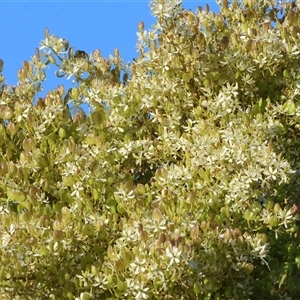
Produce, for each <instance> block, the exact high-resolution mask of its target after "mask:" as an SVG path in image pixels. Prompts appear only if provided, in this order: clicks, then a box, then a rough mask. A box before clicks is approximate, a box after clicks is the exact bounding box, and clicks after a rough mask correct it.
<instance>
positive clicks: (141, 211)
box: [0, 0, 300, 300]
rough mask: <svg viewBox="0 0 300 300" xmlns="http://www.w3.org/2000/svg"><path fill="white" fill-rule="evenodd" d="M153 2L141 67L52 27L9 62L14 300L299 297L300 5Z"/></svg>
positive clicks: (5, 211) (10, 284)
mask: <svg viewBox="0 0 300 300" xmlns="http://www.w3.org/2000/svg"><path fill="white" fill-rule="evenodd" d="M151 9H152V13H153V15H154V16H155V17H156V18H157V23H156V24H155V25H154V27H153V29H150V30H145V29H144V25H143V23H142V22H140V23H139V26H138V28H139V32H138V49H139V53H140V56H139V58H137V59H136V60H135V61H134V62H133V63H132V64H128V65H126V64H125V63H124V62H123V61H122V59H121V58H120V55H119V51H118V50H115V52H114V55H113V56H111V57H109V58H104V57H103V56H101V53H100V51H99V50H95V51H94V53H92V54H91V55H88V54H86V53H85V52H84V51H79V50H78V51H74V48H73V47H69V45H68V41H67V40H65V39H61V38H58V37H56V36H55V35H50V33H49V32H48V30H46V31H45V39H44V40H43V41H42V46H41V47H40V49H39V50H37V51H36V53H35V55H34V56H33V57H32V61H29V62H26V61H25V62H24V63H23V68H22V69H21V70H20V71H19V72H18V78H19V82H18V85H17V86H15V87H10V86H7V85H5V80H4V77H3V76H2V75H1V76H2V77H1V78H0V80H1V82H2V83H1V92H0V93H1V96H0V101H1V103H0V105H1V107H0V118H1V125H0V135H1V136H0V154H1V155H0V175H1V179H0V197H1V198H0V201H1V205H0V213H1V219H0V220H1V225H0V243H1V244H0V245H1V247H0V260H1V262H0V294H1V295H2V297H3V299H82V300H83V299H84V300H85V299H215V300H216V299H259V300H261V299H298V297H300V285H299V282H300V275H299V274H300V272H299V268H300V247H299V241H300V237H299V234H298V233H299V230H298V225H299V224H298V222H299V221H298V219H299V217H298V207H299V192H300V180H299V165H300V160H299V149H300V142H299V136H300V106H299V100H300V97H299V93H300V73H299V68H300V59H299V57H300V43H299V33H300V27H299V26H300V18H299V13H298V9H299V8H297V6H296V4H295V3H293V2H282V3H280V2H276V1H275V0H256V1H253V0H247V1H244V2H242V3H238V1H237V0H234V1H233V2H232V3H231V4H228V2H227V0H223V1H222V3H220V12H221V13H220V14H215V13H213V12H210V11H209V7H208V6H207V7H206V9H202V8H201V7H199V9H198V10H197V12H195V13H193V12H191V11H186V10H184V9H183V8H182V6H181V3H180V2H179V1H176V0H169V1H167V0H165V1H161V0H153V1H152V2H151ZM1 65H3V62H2V64H1ZM49 65H52V66H54V65H55V66H56V67H57V76H59V77H63V76H66V77H72V78H73V79H74V82H75V85H74V87H73V88H71V89H70V90H69V91H65V90H64V87H63V86H59V87H58V88H57V89H56V90H53V91H49V92H48V94H47V95H46V96H45V97H44V98H41V97H39V92H40V90H41V86H42V83H43V81H44V80H45V78H46V73H45V70H46V68H47V66H49ZM4 68H5V65H4ZM1 69H2V66H1ZM82 104H85V105H86V107H88V110H89V112H88V113H85V112H84V111H83V110H82V109H80V106H81V105H82Z"/></svg>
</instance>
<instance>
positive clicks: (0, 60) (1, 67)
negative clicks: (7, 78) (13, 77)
mask: <svg viewBox="0 0 300 300" xmlns="http://www.w3.org/2000/svg"><path fill="white" fill-rule="evenodd" d="M3 65H4V62H3V60H2V59H0V73H1V72H2V70H3Z"/></svg>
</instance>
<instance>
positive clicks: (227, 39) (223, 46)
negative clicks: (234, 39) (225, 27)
mask: <svg viewBox="0 0 300 300" xmlns="http://www.w3.org/2000/svg"><path fill="white" fill-rule="evenodd" d="M221 44H222V48H223V49H226V48H227V46H228V44H229V38H228V36H223V37H222V41H221Z"/></svg>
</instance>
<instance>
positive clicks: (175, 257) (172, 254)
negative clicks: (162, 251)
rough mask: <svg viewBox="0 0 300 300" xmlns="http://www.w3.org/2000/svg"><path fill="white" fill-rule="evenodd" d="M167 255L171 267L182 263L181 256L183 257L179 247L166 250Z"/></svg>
mask: <svg viewBox="0 0 300 300" xmlns="http://www.w3.org/2000/svg"><path fill="white" fill-rule="evenodd" d="M166 255H167V257H168V258H170V264H169V266H171V265H173V264H174V263H175V264H178V263H180V256H181V250H179V249H178V248H177V247H173V248H172V249H171V248H169V247H168V248H167V249H166Z"/></svg>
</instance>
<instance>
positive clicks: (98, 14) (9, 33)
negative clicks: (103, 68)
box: [0, 0, 218, 95]
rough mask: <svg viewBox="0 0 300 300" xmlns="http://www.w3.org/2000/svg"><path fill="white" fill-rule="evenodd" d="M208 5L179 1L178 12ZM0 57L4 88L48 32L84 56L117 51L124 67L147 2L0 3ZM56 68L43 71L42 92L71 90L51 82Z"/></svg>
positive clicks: (144, 17) (147, 12)
mask: <svg viewBox="0 0 300 300" xmlns="http://www.w3.org/2000/svg"><path fill="white" fill-rule="evenodd" d="M206 3H209V5H210V8H211V10H212V11H215V12H217V11H218V6H217V4H216V3H215V2H214V1H189V0H184V1H183V7H184V8H186V9H191V10H192V11H195V10H196V8H197V7H198V6H199V5H202V7H205V4H206ZM0 11H1V18H0V28H1V30H0V58H1V59H3V60H4V69H3V75H4V76H5V78H6V83H7V84H9V85H16V84H17V81H18V80H17V72H18V70H19V69H20V68H21V67H22V62H23V61H24V60H30V58H31V56H32V55H34V52H35V48H36V47H39V45H40V41H41V40H42V39H43V38H44V29H45V27H47V28H48V29H49V32H50V34H55V35H57V36H59V37H61V38H65V39H67V40H69V42H70V46H75V49H80V50H84V51H86V52H87V53H88V54H90V53H91V52H93V51H94V50H95V49H97V48H98V49H99V50H100V51H101V54H102V55H103V56H105V57H108V56H109V55H110V54H113V50H114V48H118V49H119V50H120V55H121V57H122V58H123V59H124V60H125V62H129V61H132V59H133V58H134V57H136V56H137V55H138V54H137V53H136V42H137V36H136V32H137V24H138V22H139V21H144V23H145V29H146V30H147V29H149V28H150V27H151V25H152V24H154V23H155V20H154V18H153V17H152V15H151V10H150V7H149V1H143V0H140V1H128V0H127V1H101V0H99V1H13V0H11V1H6V2H1V1H0ZM55 70H56V69H55V68H54V67H51V68H50V69H49V70H47V81H46V82H45V83H44V86H43V89H44V90H43V92H42V93H41V95H44V94H46V93H47V91H48V90H50V89H54V88H56V87H57V86H58V85H59V84H64V85H65V86H67V87H71V85H72V84H71V80H70V81H66V80H65V79H62V78H56V77H55V75H54V72H55Z"/></svg>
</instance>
